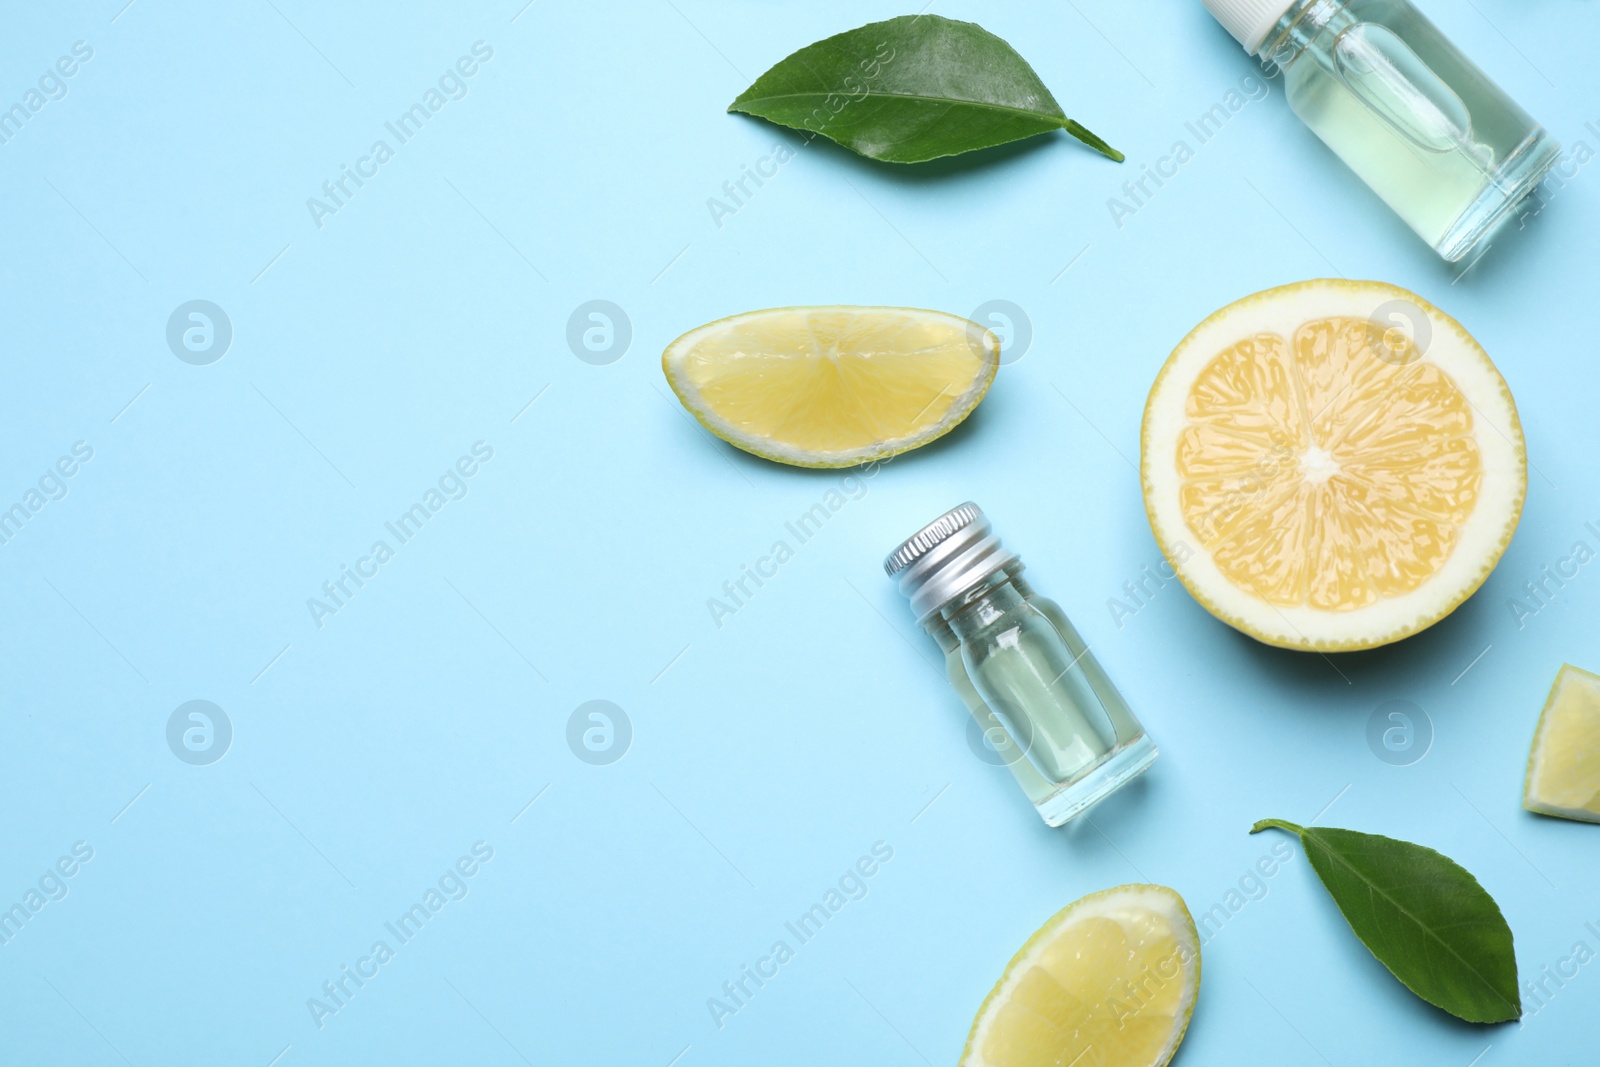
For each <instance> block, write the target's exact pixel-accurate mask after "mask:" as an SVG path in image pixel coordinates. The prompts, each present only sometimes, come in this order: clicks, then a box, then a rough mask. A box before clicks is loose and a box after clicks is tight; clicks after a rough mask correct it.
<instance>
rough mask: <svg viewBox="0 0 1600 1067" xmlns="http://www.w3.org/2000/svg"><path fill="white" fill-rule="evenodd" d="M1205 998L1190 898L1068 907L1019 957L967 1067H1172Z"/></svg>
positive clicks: (1088, 901) (1113, 899) (1137, 891)
mask: <svg viewBox="0 0 1600 1067" xmlns="http://www.w3.org/2000/svg"><path fill="white" fill-rule="evenodd" d="M1199 991H1200V937H1199V934H1198V933H1197V932H1196V931H1195V927H1194V919H1193V918H1192V917H1191V916H1190V915H1189V909H1188V908H1187V907H1185V906H1184V903H1183V898H1182V897H1180V896H1178V894H1177V893H1176V892H1174V891H1173V890H1171V889H1168V888H1166V887H1165V886H1159V885H1124V886H1118V887H1117V888H1115V889H1107V890H1103V891H1102V892H1099V893H1091V894H1090V895H1089V896H1086V897H1084V898H1083V899H1082V900H1079V901H1077V902H1075V903H1073V904H1069V905H1067V906H1066V907H1065V908H1063V909H1062V910H1061V911H1059V912H1057V913H1056V915H1055V916H1054V917H1053V918H1052V919H1051V920H1050V921H1049V922H1047V923H1045V924H1044V926H1042V927H1040V928H1039V931H1038V932H1037V933H1035V934H1034V935H1033V936H1032V937H1031V938H1029V939H1028V942H1027V943H1026V944H1025V945H1023V946H1022V948H1021V950H1020V951H1018V952H1017V954H1016V955H1015V956H1014V957H1012V960H1011V962H1010V963H1009V964H1007V966H1006V970H1005V973H1004V974H1003V975H1001V976H1000V981H999V982H997V983H995V987H994V989H993V990H992V991H991V992H990V993H989V996H988V997H987V998H986V999H985V1000H984V1002H983V1007H981V1008H979V1009H978V1017H977V1018H976V1019H975V1020H974V1021H973V1023H972V1032H971V1034H970V1035H969V1036H968V1037H967V1047H966V1051H965V1052H964V1053H962V1056H961V1064H960V1067H1045V1065H1051V1067H1065V1065H1067V1064H1073V1065H1075V1067H1162V1065H1163V1064H1165V1063H1166V1062H1167V1061H1168V1060H1170V1059H1172V1054H1173V1053H1174V1052H1176V1051H1177V1050H1178V1043H1179V1042H1180V1041H1182V1040H1183V1032H1184V1030H1186V1029H1187V1028H1188V1026H1189V1018H1190V1016H1191V1015H1193V1014H1194V1002H1195V997H1196V996H1197V995H1198V993H1199Z"/></svg>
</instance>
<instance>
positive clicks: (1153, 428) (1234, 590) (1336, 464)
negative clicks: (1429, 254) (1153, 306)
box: [1141, 280, 1528, 651]
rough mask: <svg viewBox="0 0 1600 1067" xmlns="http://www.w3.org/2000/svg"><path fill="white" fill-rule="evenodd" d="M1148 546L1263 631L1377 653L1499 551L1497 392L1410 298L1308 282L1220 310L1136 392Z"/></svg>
mask: <svg viewBox="0 0 1600 1067" xmlns="http://www.w3.org/2000/svg"><path fill="white" fill-rule="evenodd" d="M1142 450H1143V455H1142V464H1141V473H1142V477H1143V482H1144V499H1145V510H1146V511H1147V512H1148V514H1149V516H1150V525H1151V528H1152V529H1153V530H1154V531H1155V536H1156V541H1157V542H1158V543H1159V544H1160V546H1161V550H1162V552H1163V553H1165V554H1166V556H1167V558H1168V559H1169V560H1170V561H1171V563H1172V565H1173V567H1174V568H1175V569H1176V571H1177V572H1178V576H1179V578H1181V579H1182V580H1183V583H1184V585H1185V586H1187V587H1188V589H1189V591H1190V592H1191V593H1193V594H1194V596H1195V599H1197V600H1199V601H1200V603H1201V604H1203V605H1204V606H1205V607H1206V609H1207V610H1208V611H1210V612H1211V613H1212V614H1213V615H1215V616H1217V617H1218V618H1219V619H1221V620H1223V621H1224V622H1226V623H1228V624H1229V625H1231V626H1234V627H1236V628H1238V629H1239V630H1242V631H1244V632H1245V633H1247V634H1249V635H1250V636H1252V637H1254V638H1256V639H1258V640H1260V641H1265V642H1267V643H1268V644H1272V645H1281V646H1284V647H1287V648H1299V649H1316V650H1320V651H1349V650H1353V649H1361V648H1374V647H1376V646H1378V645H1385V644H1388V643H1390V642H1391V641H1397V640H1399V639H1400V638H1402V637H1406V636H1408V635H1410V634H1414V633H1416V632H1417V631H1419V630H1422V629H1424V628H1426V627H1428V626H1431V625H1433V624H1434V623H1436V622H1438V621H1439V620H1440V619H1442V618H1444V617H1445V616H1446V615H1448V614H1449V613H1450V612H1451V611H1453V610H1455V608H1456V607H1457V606H1458V605H1459V604H1461V602H1462V601H1464V600H1466V598H1467V597H1469V596H1471V595H1472V593H1473V591H1474V590H1476V589H1477V588H1478V586H1479V585H1481V584H1482V583H1483V580H1484V579H1485V578H1487V577H1488V576H1489V572H1490V571H1491V570H1493V569H1494V565H1495V564H1496V563H1497V562H1499V559H1500V556H1501V554H1502V553H1504V551H1505V549H1506V545H1507V544H1509V543H1510V541H1511V534H1512V532H1513V531H1514V530H1515V529H1516V526H1517V520H1518V518H1519V517H1520V516H1521V514H1522V501H1523V497H1524V496H1525V495H1526V492H1527V485H1528V475H1527V458H1526V453H1525V450H1524V446H1523V438H1522V425H1521V423H1520V422H1518V420H1517V409H1516V405H1515V403H1514V402H1513V401H1512V399H1511V391H1510V390H1509V389H1508V388H1506V383H1505V380H1504V379H1503V378H1501V377H1500V373H1499V371H1497V370H1496V369H1495V367H1494V364H1493V363H1491V362H1490V361H1489V357H1488V356H1487V355H1486V354H1485V353H1484V351H1483V349H1482V348H1481V347H1479V345H1478V343H1477V342H1476V341H1474V340H1473V339H1472V336H1471V335H1470V334H1468V333H1467V331H1466V330H1464V329H1462V327H1461V325H1460V324H1459V323H1457V322H1456V321H1455V320H1454V319H1452V318H1450V316H1448V315H1446V314H1445V313H1444V312H1442V311H1440V310H1439V309H1438V308H1436V307H1434V306H1432V305H1431V304H1429V303H1428V302H1427V301H1425V300H1423V299H1422V298H1421V297H1419V296H1417V295H1416V294H1415V293H1411V292H1407V291H1406V290H1404V289H1400V288H1397V287H1395V286H1392V285H1385V284H1383V283H1381V282H1352V281H1343V280H1338V281H1332V280H1320V281H1309V282H1301V283H1299V284H1297V285H1286V286H1282V287H1281V288H1277V289H1269V290H1267V291H1266V292H1263V293H1257V294H1256V295H1254V296H1250V297H1246V298H1245V299H1243V300H1240V301H1238V302H1236V303H1233V304H1229V305H1228V306H1227V307H1225V308H1223V309H1222V310H1221V311H1219V312H1217V313H1216V314H1214V315H1212V316H1211V317H1210V318H1208V319H1206V320H1205V321H1204V322H1202V323H1201V324H1200V325H1199V326H1197V327H1195V329H1194V331H1193V332H1192V333H1190V334H1189V336H1188V337H1186V338H1184V339H1183V342H1182V343H1181V344H1179V345H1178V347H1177V349H1176V350H1174V352H1173V353H1172V356H1171V358H1169V359H1168V360H1167V363H1166V366H1164V367H1163V368H1162V369H1161V373H1160V375H1159V376H1158V377H1157V378H1156V381H1155V385H1154V386H1153V387H1152V388H1151V390H1150V399H1149V402H1148V404H1146V406H1145V412H1144V433H1143V441H1142Z"/></svg>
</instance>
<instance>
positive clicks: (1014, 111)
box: [734, 90, 1067, 126]
mask: <svg viewBox="0 0 1600 1067" xmlns="http://www.w3.org/2000/svg"><path fill="white" fill-rule="evenodd" d="M835 95H840V94H839V93H838V90H828V91H827V92H822V91H816V90H814V91H810V92H804V93H775V94H773V95H771V96H758V97H753V98H751V99H750V100H745V101H738V100H735V101H734V103H735V104H741V103H743V104H757V103H767V102H770V101H773V100H802V99H806V98H813V99H815V98H819V97H820V98H822V99H826V98H828V97H830V96H835ZM843 95H845V96H849V97H850V98H851V100H852V101H853V102H855V103H860V102H861V101H863V100H866V99H869V98H872V97H880V98H883V99H888V100H925V101H927V102H929V103H934V104H948V105H950V106H951V107H955V106H956V105H958V104H959V105H961V106H964V107H976V108H982V109H984V110H986V111H999V112H1003V113H1005V114H1008V115H1026V116H1027V117H1028V118H1034V119H1043V120H1045V121H1048V122H1050V123H1052V124H1054V125H1056V126H1062V125H1064V124H1065V123H1066V122H1067V118H1066V116H1064V115H1051V114H1048V113H1046V112H1043V111H1030V110H1028V109H1027V108H1022V107H1011V106H1009V105H1007V104H987V103H984V102H983V101H981V100H962V99H959V98H957V97H950V96H924V95H922V94H920V93H886V92H882V91H881V90H868V91H867V92H866V93H865V94H864V95H862V96H856V95H854V94H852V93H844V94H843ZM741 110H742V108H741ZM840 110H841V111H842V110H843V109H840ZM838 113H839V112H835V114H838Z"/></svg>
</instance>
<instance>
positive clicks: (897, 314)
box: [661, 307, 1000, 467]
mask: <svg viewBox="0 0 1600 1067" xmlns="http://www.w3.org/2000/svg"><path fill="white" fill-rule="evenodd" d="M999 365H1000V341H999V339H998V338H996V337H995V335H994V334H993V333H991V332H989V331H988V330H986V329H984V328H983V327H982V326H979V325H978V324H977V323H974V322H970V321H968V320H966V319H963V318H959V317H958V316H955V315H947V314H945V313H943V312H939V311H921V310H917V309H915V308H887V307H791V308H772V309H770V310H767V311H751V312H746V313H745V314H742V315H734V316H733V317H731V318H726V319H721V320H718V321H717V322H713V323H709V324H707V325H705V326H701V327H699V328H698V329H694V330H690V331H689V332H688V333H686V334H684V335H683V336H682V337H680V338H678V339H677V340H676V341H674V342H672V344H670V345H668V346H667V350H666V352H665V353H663V354H662V357H661V368H662V370H663V371H665V372H666V376H667V382H668V383H669V384H670V385H671V386H672V391H673V392H675V393H677V394H678V399H679V400H680V401H681V402H682V403H683V406H684V407H685V408H687V409H688V410H689V413H690V414H691V415H693V416H694V417H695V418H696V419H697V420H699V422H700V424H701V425H702V426H704V427H705V428H706V429H708V430H710V431H711V432H712V433H714V434H716V435H717V436H718V437H720V438H722V439H723V440H724V441H727V442H728V443H729V444H731V445H735V446H736V447H738V448H742V449H744V450H745V451H746V452H750V453H753V454H755V455H757V456H761V457H763V458H765V459H770V460H776V461H777V462H779V463H789V464H793V465H795V466H798V467H853V466H856V465H857V464H861V463H869V462H871V461H873V460H881V459H887V458H888V457H890V456H894V455H898V454H899V453H901V452H905V451H908V450H910V449H913V448H917V447H918V446H920V445H925V444H927V443H928V442H929V441H932V440H933V439H935V438H937V437H940V436H943V435H944V434H946V433H949V432H950V431H951V430H952V429H954V428H955V427H956V426H957V425H959V424H960V422H961V421H962V420H963V419H965V418H966V417H967V416H968V415H970V414H971V413H972V409H973V408H975V407H977V406H978V401H980V400H982V399H983V395H984V393H986V392H988V390H989V385H990V383H991V382H993V381H994V375H995V370H996V369H997V368H998V367H999Z"/></svg>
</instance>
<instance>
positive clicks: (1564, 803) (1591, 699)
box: [1522, 664, 1600, 822]
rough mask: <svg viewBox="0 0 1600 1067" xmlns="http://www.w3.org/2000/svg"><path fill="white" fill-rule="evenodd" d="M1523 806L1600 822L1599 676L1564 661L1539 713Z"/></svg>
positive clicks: (1567, 816)
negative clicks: (1542, 709)
mask: <svg viewBox="0 0 1600 1067" xmlns="http://www.w3.org/2000/svg"><path fill="white" fill-rule="evenodd" d="M1522 806H1523V807H1524V808H1527V809H1528V810H1529V811H1536V812H1538V813H1540V814H1541V815H1559V816H1561V817H1562V818H1565V819H1582V820H1583V821H1584V822H1600V676H1596V675H1593V674H1590V673H1589V672H1588V671H1585V670H1580V669H1579V668H1577V667H1574V666H1572V665H1571V664H1563V665H1562V667H1561V670H1560V672H1559V673H1557V674H1556V681H1555V684H1554V685H1552V686H1551V687H1550V697H1549V699H1548V700H1546V701H1545V704H1544V711H1543V712H1542V713H1541V714H1540V715H1539V728H1538V729H1537V730H1536V731H1534V735H1533V749H1532V751H1530V752H1529V753H1528V780H1527V784H1526V785H1525V786H1524V787H1523V791H1522Z"/></svg>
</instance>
